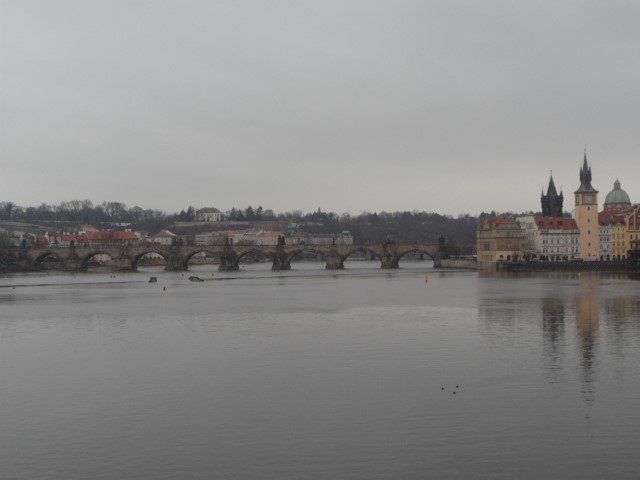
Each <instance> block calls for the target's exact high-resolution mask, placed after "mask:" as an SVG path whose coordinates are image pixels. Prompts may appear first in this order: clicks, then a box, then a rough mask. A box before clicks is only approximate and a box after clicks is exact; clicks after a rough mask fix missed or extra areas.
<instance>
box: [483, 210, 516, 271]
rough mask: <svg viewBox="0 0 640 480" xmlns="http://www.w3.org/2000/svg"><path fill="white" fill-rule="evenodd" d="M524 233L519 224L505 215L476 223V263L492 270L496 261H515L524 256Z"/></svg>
mask: <svg viewBox="0 0 640 480" xmlns="http://www.w3.org/2000/svg"><path fill="white" fill-rule="evenodd" d="M524 243H525V234H524V232H523V231H522V228H521V227H520V225H519V224H518V223H517V222H516V221H515V220H512V219H510V218H507V217H489V218H488V219H487V221H486V222H484V223H480V224H479V225H478V236H477V252H478V253H477V256H478V265H479V266H480V268H481V269H484V270H493V269H495V267H496V264H497V263H498V262H515V261H518V260H521V259H522V258H523V256H524Z"/></svg>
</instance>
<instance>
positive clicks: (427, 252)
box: [395, 246, 436, 261]
mask: <svg viewBox="0 0 640 480" xmlns="http://www.w3.org/2000/svg"><path fill="white" fill-rule="evenodd" d="M410 253H422V254H424V255H427V256H428V257H429V258H430V259H431V260H435V259H436V258H435V257H436V253H435V252H433V251H432V250H430V249H428V248H424V247H418V246H416V247H415V248H410V249H407V250H405V251H403V252H402V253H400V254H398V255H396V257H395V260H396V261H400V260H401V259H402V257H404V256H406V255H408V254H410Z"/></svg>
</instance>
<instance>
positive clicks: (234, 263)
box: [9, 242, 447, 271]
mask: <svg viewBox="0 0 640 480" xmlns="http://www.w3.org/2000/svg"><path fill="white" fill-rule="evenodd" d="M202 252H204V253H206V254H208V255H212V256H214V257H215V258H217V259H219V260H220V266H219V270H221V271H232V270H238V269H239V265H238V262H239V261H240V259H241V258H242V257H244V256H246V255H260V256H263V257H264V256H266V257H269V258H270V260H271V262H272V269H273V270H289V269H290V268H291V260H292V259H293V258H295V257H296V256H297V255H300V254H302V253H303V252H311V253H314V254H317V255H319V256H320V257H321V258H322V259H323V260H324V261H325V262H326V268H327V269H330V270H334V269H342V268H344V261H345V260H346V259H347V258H348V257H349V256H350V255H352V254H353V253H355V252H366V253H369V254H370V255H372V256H375V257H376V258H378V259H379V260H380V264H381V265H380V266H381V268H398V262H399V261H400V259H401V258H402V257H403V256H404V255H406V254H408V253H411V252H418V253H423V254H425V255H428V256H429V257H431V258H432V259H433V260H434V262H435V265H436V266H438V264H439V261H440V259H441V258H444V257H446V256H447V247H446V246H445V245H444V244H396V243H394V242H384V243H381V244H373V245H369V244H357V245H273V246H266V245H220V246H213V245H211V246H204V245H203V246H178V245H166V246H153V247H139V246H132V245H130V246H123V247H104V248H100V247H91V246H75V247H70V248H19V247H14V248H12V249H11V250H10V252H9V254H10V256H12V257H13V258H14V260H15V262H16V265H17V267H18V269H19V270H21V271H31V270H39V269H41V268H43V262H44V261H45V260H46V259H49V258H52V257H53V258H55V259H57V261H58V262H60V263H61V268H62V269H64V270H67V271H86V270H87V267H88V266H89V262H90V261H91V259H92V258H94V257H95V256H96V255H108V256H109V257H110V258H111V262H110V265H111V267H112V268H113V269H114V270H136V269H137V266H138V262H139V261H140V259H141V258H142V257H144V256H145V255H148V254H150V253H156V254H158V255H160V256H162V257H163V258H164V260H165V261H166V263H167V267H166V269H167V270H176V271H180V270H187V269H188V265H189V260H190V259H191V257H193V256H194V255H196V254H198V253H202Z"/></svg>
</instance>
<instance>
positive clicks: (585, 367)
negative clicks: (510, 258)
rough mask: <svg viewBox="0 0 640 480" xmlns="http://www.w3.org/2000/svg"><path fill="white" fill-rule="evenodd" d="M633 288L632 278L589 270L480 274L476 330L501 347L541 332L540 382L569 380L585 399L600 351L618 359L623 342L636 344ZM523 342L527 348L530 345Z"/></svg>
mask: <svg viewBox="0 0 640 480" xmlns="http://www.w3.org/2000/svg"><path fill="white" fill-rule="evenodd" d="M639 287H640V284H639V283H638V282H637V281H636V279H634V278H633V277H632V276H629V275H619V274H617V275H606V274H599V273H596V272H592V273H589V272H586V273H579V274H574V273H560V274H551V273H549V274H540V275H533V274H531V275H505V274H498V275H484V276H483V277H482V279H481V281H480V282H479V283H478V320H479V328H480V332H481V333H482V334H483V335H484V336H485V337H487V338H489V339H490V340H491V341H492V342H495V341H498V342H501V344H502V345H505V343H504V342H505V341H509V342H523V343H522V344H521V345H524V346H526V345H527V344H526V341H527V340H526V339H527V337H528V336H529V334H533V336H535V337H537V338H542V345H541V347H542V348H541V350H540V354H541V355H542V357H543V358H542V361H543V367H544V370H545V374H546V377H547V380H548V381H549V382H550V383H554V384H555V383H560V382H562V381H565V380H568V379H571V378H573V379H575V381H576V382H577V384H578V386H579V387H578V388H579V391H580V393H581V395H582V398H583V399H584V400H585V401H587V402H592V401H594V400H595V394H596V385H597V384H598V381H597V379H596V374H597V373H598V371H599V368H598V366H599V364H601V363H602V362H603V361H604V360H605V359H604V358H601V357H603V356H604V355H610V354H611V353H613V354H614V357H613V358H617V360H616V361H618V362H621V363H624V362H625V358H624V356H625V352H626V351H627V350H628V348H629V347H635V346H636V345H637V343H638V342H640V295H639V294H638V291H639ZM540 319H541V321H540ZM538 322H540V323H538ZM538 335H540V336H538ZM533 336H532V337H530V338H534V337H533ZM528 348H529V350H528V353H532V352H533V351H534V350H535V349H536V345H535V343H534V344H531V345H529V346H528ZM625 349H627V350H625ZM523 353H524V352H523ZM576 367H577V368H576ZM614 370H615V368H614Z"/></svg>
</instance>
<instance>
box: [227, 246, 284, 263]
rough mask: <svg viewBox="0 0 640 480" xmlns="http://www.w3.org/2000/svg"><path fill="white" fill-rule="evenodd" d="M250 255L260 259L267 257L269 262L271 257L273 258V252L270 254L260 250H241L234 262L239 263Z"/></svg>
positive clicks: (267, 251)
mask: <svg viewBox="0 0 640 480" xmlns="http://www.w3.org/2000/svg"><path fill="white" fill-rule="evenodd" d="M252 254H255V255H258V256H260V257H267V258H269V259H270V260H273V257H274V256H275V252H272V251H269V250H264V249H260V248H249V249H247V250H243V251H241V252H239V253H237V256H236V260H237V261H238V262H239V261H240V260H241V259H242V258H244V257H246V256H247V255H252Z"/></svg>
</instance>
